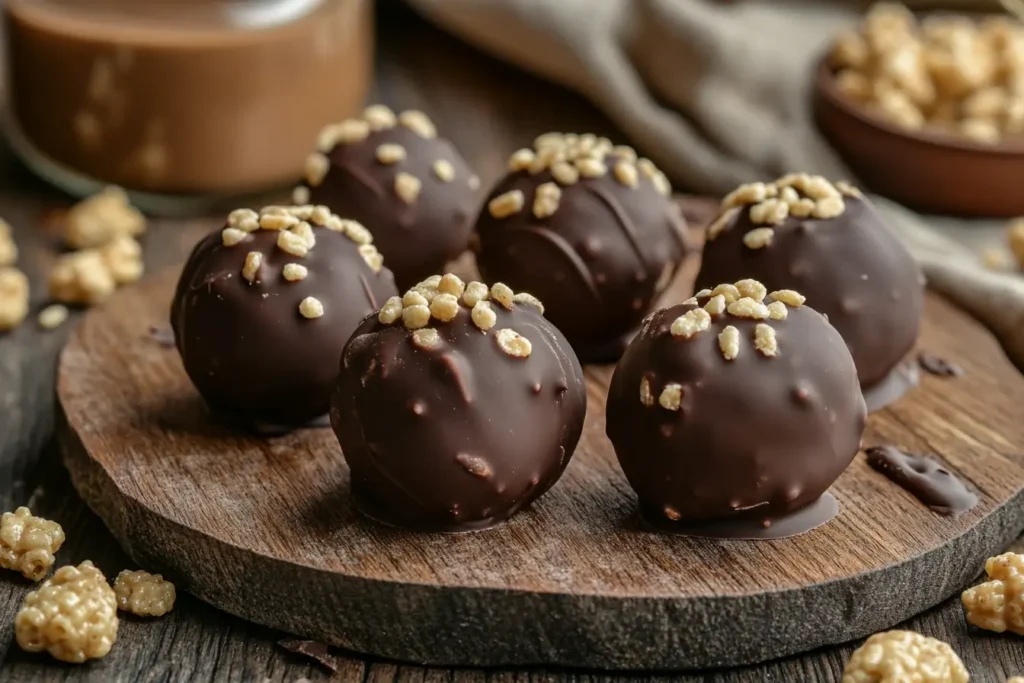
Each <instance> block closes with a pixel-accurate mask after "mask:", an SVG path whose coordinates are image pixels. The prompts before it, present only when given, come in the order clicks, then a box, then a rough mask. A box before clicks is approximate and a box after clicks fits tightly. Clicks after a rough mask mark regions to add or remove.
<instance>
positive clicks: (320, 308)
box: [299, 296, 324, 320]
mask: <svg viewBox="0 0 1024 683" xmlns="http://www.w3.org/2000/svg"><path fill="white" fill-rule="evenodd" d="M299 313H301V314H302V317H303V318H308V319H310V320H314V319H316V318H321V317H323V315H324V305H323V304H322V303H321V302H320V300H319V299H317V298H316V297H312V296H307V297H306V298H305V299H303V300H302V301H301V302H299Z"/></svg>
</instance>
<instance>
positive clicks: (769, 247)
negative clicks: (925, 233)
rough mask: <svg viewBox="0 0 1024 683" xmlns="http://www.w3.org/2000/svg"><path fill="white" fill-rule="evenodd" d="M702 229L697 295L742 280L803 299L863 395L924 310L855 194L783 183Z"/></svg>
mask: <svg viewBox="0 0 1024 683" xmlns="http://www.w3.org/2000/svg"><path fill="white" fill-rule="evenodd" d="M722 207H723V210H724V212H723V213H722V215H721V216H720V217H719V218H718V220H717V221H716V222H715V223H713V224H712V225H711V227H710V228H709V229H708V237H707V244H706V245H705V246H704V257H703V261H702V264H701V269H700V274H699V275H698V276H697V285H696V286H697V287H698V288H700V287H711V286H714V284H715V283H718V282H730V281H732V280H736V279H739V278H743V277H750V278H754V279H757V280H760V281H761V282H763V283H764V284H765V286H766V287H768V288H769V289H795V290H798V291H801V292H806V293H807V297H808V302H807V303H808V304H809V305H810V306H812V307H813V308H814V309H815V310H817V311H819V312H820V313H823V314H825V315H826V316H828V320H829V322H830V323H832V325H833V326H834V327H835V328H836V329H837V330H839V333H840V334H841V335H842V336H843V339H845V340H846V344H847V346H849V347H850V353H851V354H852V355H853V360H854V362H855V363H856V364H857V372H858V373H859V375H860V382H861V385H862V386H863V387H864V388H865V389H868V388H870V387H874V386H876V385H878V384H879V383H880V382H882V381H883V380H884V379H886V377H887V375H888V374H889V373H890V371H892V370H893V368H894V367H895V366H896V365H897V364H898V363H899V362H900V361H901V360H902V359H903V357H904V356H905V355H906V354H907V353H908V352H909V351H910V350H911V349H912V348H913V346H914V343H915V341H916V340H917V333H918V329H919V326H920V320H921V313H922V310H923V307H924V291H923V286H922V283H923V278H922V276H921V272H920V270H919V269H918V267H917V265H916V263H915V262H914V260H913V258H912V257H911V256H910V253H909V252H908V251H907V249H906V248H905V247H904V246H903V244H902V243H901V242H900V241H899V239H898V238H897V237H896V235H895V234H894V233H893V232H892V230H891V229H890V228H889V226H888V225H887V224H886V223H885V221H884V220H883V218H882V216H881V215H879V213H878V212H877V210H876V209H875V208H874V206H872V204H871V202H870V201H868V199H867V198H866V197H864V196H863V195H862V194H861V193H860V191H858V190H857V189H856V188H854V187H852V186H851V185H849V184H847V183H842V182H840V183H836V184H832V183H831V182H829V181H828V180H826V179H824V178H822V177H821V176H809V175H807V174H790V175H788V176H785V177H782V178H779V179H778V180H776V181H775V182H774V183H753V184H750V185H744V186H742V187H740V188H739V189H738V190H736V191H735V192H733V193H732V194H730V195H729V196H728V197H726V198H725V200H724V201H723V203H722Z"/></svg>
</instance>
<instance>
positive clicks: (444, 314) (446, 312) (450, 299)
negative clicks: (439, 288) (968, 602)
mask: <svg viewBox="0 0 1024 683" xmlns="http://www.w3.org/2000/svg"><path fill="white" fill-rule="evenodd" d="M430 313H431V315H433V316H434V317H435V318H437V319H438V320H440V321H441V322H449V321H451V320H454V319H455V316H457V315H458V314H459V299H458V297H456V296H454V295H452V294H438V295H437V296H435V297H434V298H433V299H432V300H431V301H430Z"/></svg>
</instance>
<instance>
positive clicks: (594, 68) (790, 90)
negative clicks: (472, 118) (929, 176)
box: [409, 0, 1024, 370]
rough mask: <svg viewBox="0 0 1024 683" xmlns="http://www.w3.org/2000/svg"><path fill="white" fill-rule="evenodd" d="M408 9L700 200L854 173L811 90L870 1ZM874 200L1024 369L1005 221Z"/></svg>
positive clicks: (443, 3) (529, 3) (521, 3)
mask: <svg viewBox="0 0 1024 683" xmlns="http://www.w3.org/2000/svg"><path fill="white" fill-rule="evenodd" d="M409 2H410V3H411V4H412V5H413V6H414V7H416V8H417V9H418V11H420V12H421V13H422V14H423V15H425V16H426V17H427V18H428V19H431V20H432V21H433V22H435V23H436V24H437V25H439V26H441V27H442V28H444V29H446V30H448V31H450V32H451V33H453V34H456V35H458V36H460V37H461V38H462V39H464V40H466V41H467V42H469V43H471V44H473V45H475V46H477V47H479V48H481V49H483V50H485V51H487V52H490V53H492V54H494V55H496V56H498V57H500V58H502V59H504V60H506V61H508V62H511V63H513V64H516V65H518V66H520V67H522V68H524V69H527V70H529V71H532V72H533V73H535V74H537V75H540V76H542V77H544V78H547V79H549V80H552V81H555V82H557V83H560V84H562V85H565V86H567V87H569V88H571V89H573V90H575V91H577V92H579V93H581V94H582V95H584V96H585V97H587V98H588V99H589V100H591V101H592V102H593V103H594V104H596V105H597V106H598V107H600V108H601V109H602V110H603V111H604V112H605V113H606V114H607V115H608V116H609V117H610V118H611V119H612V120H613V121H614V122H615V123H616V124H617V125H618V126H619V127H620V128H622V130H623V131H624V132H625V133H626V135H627V136H628V137H629V138H630V142H631V143H632V144H633V145H634V146H636V147H637V148H638V149H640V150H641V151H642V152H643V153H644V154H645V155H646V156H649V157H650V158H652V159H653V160H654V161H655V162H656V163H657V164H658V165H659V166H660V167H661V168H662V169H663V170H664V171H665V172H666V173H668V174H669V176H670V177H671V178H672V179H673V180H674V181H675V183H676V184H677V185H681V186H682V187H685V188H686V189H687V190H688V191H694V192H699V193H704V194H711V195H724V194H725V193H726V192H728V191H730V190H731V189H733V188H734V187H735V186H736V185H738V184H740V183H743V182H750V181H754V180H766V179H771V178H775V177H777V176H779V175H782V174H784V173H787V172H790V171H808V172H812V173H820V174H822V175H824V176H826V177H829V178H832V179H842V178H851V177H852V174H850V173H849V171H848V170H847V169H846V168H845V167H844V165H843V164H842V162H841V160H840V159H839V158H838V157H837V156H836V155H835V154H834V153H833V151H832V150H831V149H830V148H829V146H828V144H827V143H826V142H825V141H824V140H823V139H822V137H821V136H820V135H819V134H818V132H817V130H816V129H815V126H814V124H813V122H812V120H811V109H810V89H811V87H812V73H813V69H814V65H815V63H816V61H817V59H818V58H819V57H820V55H821V54H822V53H823V52H824V51H825V50H826V49H827V46H828V43H829V41H830V40H831V38H832V36H834V35H835V33H836V32H837V31H838V30H840V29H841V28H844V27H847V26H852V25H854V24H855V23H856V21H857V17H858V12H860V11H862V10H863V9H864V3H856V2H845V3H843V2H839V3H836V2H828V1H826V0H807V1H804V2H800V1H797V0H788V1H787V0H748V1H747V2H722V1H721V0H409ZM908 4H911V5H913V4H915V2H913V1H912V2H910V3H908ZM973 6H975V7H976V6H977V4H976V3H973ZM565 132H586V131H565ZM855 180H856V179H855ZM874 199H875V201H876V203H877V204H878V205H879V206H880V208H881V209H882V210H883V211H885V212H886V213H887V214H888V215H889V217H890V218H891V222H892V224H893V227H894V228H895V229H896V230H897V232H898V233H899V235H900V236H901V238H902V239H903V241H904V242H905V243H906V244H907V246H908V247H909V249H910V250H911V252H912V253H913V254H914V256H915V258H916V259H917V261H918V263H919V264H920V265H921V267H922V269H923V270H924V272H925V275H926V276H927V278H928V281H929V285H930V286H931V287H932V288H933V289H935V290H936V291H939V292H940V293H942V294H944V295H946V296H947V297H949V298H950V299H951V300H953V301H954V302H955V303H957V304H959V305H960V306H962V307H963V308H965V309H967V310H968V311H969V312H971V313H972V314H974V315H975V317H977V318H978V319H979V320H980V321H981V322H982V323H984V324H985V325H987V326H988V328H989V329H990V330H991V331H992V332H993V333H994V334H995V335H996V336H997V337H998V338H999V340H1000V342H1001V343H1002V344H1003V348H1004V349H1005V351H1006V353H1007V355H1008V356H1009V357H1010V359H1011V360H1012V361H1013V362H1014V363H1015V364H1016V365H1017V366H1018V368H1021V369H1022V370H1024V278H1022V277H1021V276H1019V275H1016V274H1006V273H996V272H992V271H989V270H986V269H985V268H983V267H982V265H981V263H980V261H979V259H978V258H977V254H976V249H977V247H979V246H981V245H983V244H986V243H992V242H994V241H997V240H999V239H1001V235H1002V225H1001V224H999V223H995V222H984V221H962V220H956V219H949V218H936V217H924V216H919V215H917V214H915V213H913V212H911V211H908V210H906V209H904V208H903V207H900V206H898V205H896V204H894V203H893V202H890V201H887V200H884V199H882V198H878V197H875V198H874Z"/></svg>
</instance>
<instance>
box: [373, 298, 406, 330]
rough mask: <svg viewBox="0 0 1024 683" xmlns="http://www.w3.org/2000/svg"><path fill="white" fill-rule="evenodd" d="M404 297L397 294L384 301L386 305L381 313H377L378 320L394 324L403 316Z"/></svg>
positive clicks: (386, 323) (384, 323)
mask: <svg viewBox="0 0 1024 683" xmlns="http://www.w3.org/2000/svg"><path fill="white" fill-rule="evenodd" d="M403 307H404V306H403V304H402V299H401V298H400V297H397V296H393V297H391V298H390V299H388V300H387V301H385V302H384V305H383V306H382V307H381V309H380V313H378V314H377V320H379V321H380V323H381V324H382V325H394V324H395V323H396V322H397V321H398V320H399V319H401V317H402V309H403Z"/></svg>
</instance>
